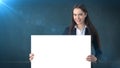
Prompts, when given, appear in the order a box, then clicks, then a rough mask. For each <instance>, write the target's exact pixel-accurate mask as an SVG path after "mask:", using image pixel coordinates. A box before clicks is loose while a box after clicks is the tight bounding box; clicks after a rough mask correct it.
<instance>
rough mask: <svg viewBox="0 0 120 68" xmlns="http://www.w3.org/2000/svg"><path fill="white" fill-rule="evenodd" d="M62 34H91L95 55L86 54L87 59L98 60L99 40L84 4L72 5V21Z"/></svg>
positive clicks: (99, 54) (99, 53)
mask: <svg viewBox="0 0 120 68" xmlns="http://www.w3.org/2000/svg"><path fill="white" fill-rule="evenodd" d="M63 34H64V35H91V43H92V47H93V48H94V51H95V55H89V56H87V58H86V59H87V61H90V62H98V61H99V60H100V56H101V54H102V53H101V49H100V41H99V37H98V33H97V31H96V29H95V27H94V26H93V24H92V23H91V21H90V19H89V16H88V12H87V10H86V8H85V6H84V5H80V4H77V5H75V6H74V7H73V11H72V23H71V25H70V26H69V27H67V28H66V29H65V31H64V33H63Z"/></svg>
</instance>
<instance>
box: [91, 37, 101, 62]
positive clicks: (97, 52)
mask: <svg viewBox="0 0 120 68" xmlns="http://www.w3.org/2000/svg"><path fill="white" fill-rule="evenodd" d="M99 43H100V42H99V37H98V36H97V35H94V37H93V41H92V44H93V47H94V49H95V56H96V57H97V62H100V61H101V59H102V51H101V47H100V44H99Z"/></svg>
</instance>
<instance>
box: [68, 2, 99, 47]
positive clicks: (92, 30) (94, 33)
mask: <svg viewBox="0 0 120 68" xmlns="http://www.w3.org/2000/svg"><path fill="white" fill-rule="evenodd" d="M75 8H80V9H81V10H82V11H83V12H84V13H87V16H86V18H85V25H86V26H87V28H88V31H89V33H90V35H91V40H92V41H93V39H94V40H96V41H97V44H98V46H100V40H99V36H98V32H97V31H96V29H95V27H94V25H93V24H92V23H91V21H90V18H89V15H88V11H87V9H86V8H85V6H84V5H83V4H76V5H75V6H74V7H73V10H74V9H75ZM75 25H76V23H75V21H74V19H73V11H72V23H71V25H70V26H69V32H68V34H71V32H72V30H73V29H74V26H75ZM93 42H94V41H93Z"/></svg>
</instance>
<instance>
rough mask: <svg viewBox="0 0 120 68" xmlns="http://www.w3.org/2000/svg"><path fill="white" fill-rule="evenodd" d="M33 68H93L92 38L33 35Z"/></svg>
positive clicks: (85, 36) (86, 36) (88, 36)
mask: <svg viewBox="0 0 120 68" xmlns="http://www.w3.org/2000/svg"><path fill="white" fill-rule="evenodd" d="M31 53H34V59H33V60H32V61H31V68H91V63H90V62H88V61H87V60H86V57H87V56H88V55H90V54H91V36H90V35H84V36H77V35H31Z"/></svg>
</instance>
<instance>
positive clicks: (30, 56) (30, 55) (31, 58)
mask: <svg viewBox="0 0 120 68" xmlns="http://www.w3.org/2000/svg"><path fill="white" fill-rule="evenodd" d="M33 59H34V54H33V53H30V54H29V60H30V61H32V60H33Z"/></svg>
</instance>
